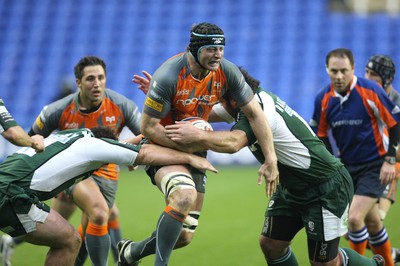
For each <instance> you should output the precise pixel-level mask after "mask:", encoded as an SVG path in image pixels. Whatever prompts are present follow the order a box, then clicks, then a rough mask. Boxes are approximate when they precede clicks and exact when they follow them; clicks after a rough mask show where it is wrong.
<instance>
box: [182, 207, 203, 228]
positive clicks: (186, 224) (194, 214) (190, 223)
mask: <svg viewBox="0 0 400 266" xmlns="http://www.w3.org/2000/svg"><path fill="white" fill-rule="evenodd" d="M199 218H200V212H198V211H191V212H189V215H188V216H186V219H185V221H183V230H185V231H188V232H190V233H194V231H195V230H196V228H197V226H198V225H199Z"/></svg>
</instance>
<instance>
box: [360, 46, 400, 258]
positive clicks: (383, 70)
mask: <svg viewBox="0 0 400 266" xmlns="http://www.w3.org/2000/svg"><path fill="white" fill-rule="evenodd" d="M395 73H396V67H395V64H394V62H393V60H392V59H391V58H390V57H388V56H386V55H379V54H378V55H374V56H372V57H371V58H370V59H369V60H368V63H367V65H366V66H365V75H364V76H365V78H367V79H369V80H374V81H376V82H377V83H379V84H380V85H381V86H382V87H383V88H384V89H385V91H386V93H387V95H388V96H389V98H390V99H391V100H392V101H393V102H394V103H395V104H396V105H397V106H400V94H399V93H398V92H397V91H396V90H395V89H394V88H393V85H392V84H393V83H392V82H393V80H394V75H395ZM396 161H397V162H396V178H395V179H394V180H393V181H392V182H391V183H389V184H388V185H387V186H386V188H385V190H384V191H383V194H382V195H381V197H380V198H379V203H378V206H379V207H378V208H379V215H380V216H381V219H382V221H383V220H384V219H385V217H386V214H387V213H388V211H389V208H390V206H391V205H392V204H393V203H394V202H395V201H396V191H397V182H398V179H399V174H400V173H399V170H400V163H399V161H400V154H399V151H398V152H397V156H396ZM392 257H393V262H394V263H398V262H400V250H399V249H398V248H393V247H392Z"/></svg>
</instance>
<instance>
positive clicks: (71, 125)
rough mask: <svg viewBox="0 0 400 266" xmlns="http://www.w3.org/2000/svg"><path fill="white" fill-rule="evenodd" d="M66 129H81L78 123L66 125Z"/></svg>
mask: <svg viewBox="0 0 400 266" xmlns="http://www.w3.org/2000/svg"><path fill="white" fill-rule="evenodd" d="M64 128H65V129H71V128H79V124H78V123H76V122H72V123H65V126H64Z"/></svg>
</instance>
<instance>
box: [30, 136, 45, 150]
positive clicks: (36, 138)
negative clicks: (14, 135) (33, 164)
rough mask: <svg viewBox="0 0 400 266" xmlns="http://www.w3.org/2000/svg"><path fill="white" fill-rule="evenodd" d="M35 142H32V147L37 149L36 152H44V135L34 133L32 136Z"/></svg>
mask: <svg viewBox="0 0 400 266" xmlns="http://www.w3.org/2000/svg"><path fill="white" fill-rule="evenodd" d="M31 138H32V140H33V143H32V146H31V147H32V148H33V149H35V151H36V152H42V151H44V149H45V147H44V142H43V136H42V135H33V136H32V137H31Z"/></svg>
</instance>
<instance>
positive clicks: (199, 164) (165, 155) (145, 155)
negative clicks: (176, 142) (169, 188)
mask: <svg viewBox="0 0 400 266" xmlns="http://www.w3.org/2000/svg"><path fill="white" fill-rule="evenodd" d="M136 164H145V165H180V164H190V165H191V166H193V167H195V168H198V169H204V170H211V171H213V172H217V170H216V169H215V168H214V167H213V166H212V165H211V164H210V162H208V161H207V160H206V159H205V158H202V157H199V156H196V155H194V154H189V153H185V152H181V151H177V150H173V149H170V148H166V147H162V146H158V145H154V144H144V145H143V146H142V148H141V149H140V151H139V155H138V157H137V158H136Z"/></svg>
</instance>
